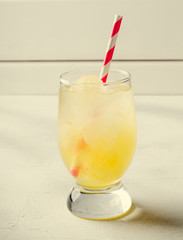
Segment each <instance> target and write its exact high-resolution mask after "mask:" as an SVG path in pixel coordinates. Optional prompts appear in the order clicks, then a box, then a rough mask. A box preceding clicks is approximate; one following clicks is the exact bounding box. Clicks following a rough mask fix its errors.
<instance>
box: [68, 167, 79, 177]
mask: <svg viewBox="0 0 183 240" xmlns="http://www.w3.org/2000/svg"><path fill="white" fill-rule="evenodd" d="M79 171H80V166H76V167H74V168H72V169H71V171H70V173H71V175H72V176H73V177H77V176H78V175H79Z"/></svg>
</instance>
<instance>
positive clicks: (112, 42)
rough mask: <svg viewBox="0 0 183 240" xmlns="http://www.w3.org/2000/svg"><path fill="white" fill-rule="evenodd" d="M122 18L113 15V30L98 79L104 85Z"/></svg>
mask: <svg viewBox="0 0 183 240" xmlns="http://www.w3.org/2000/svg"><path fill="white" fill-rule="evenodd" d="M122 18H123V17H121V16H120V15H115V18H114V24H113V28H112V33H111V37H110V39H109V42H108V45H107V50H106V55H105V59H104V62H103V66H102V70H101V72H100V79H101V80H102V81H103V82H104V83H105V82H106V80H107V76H108V73H109V68H110V65H111V61H112V56H113V53H114V48H115V45H116V41H117V37H118V32H119V29H120V26H121V21H122Z"/></svg>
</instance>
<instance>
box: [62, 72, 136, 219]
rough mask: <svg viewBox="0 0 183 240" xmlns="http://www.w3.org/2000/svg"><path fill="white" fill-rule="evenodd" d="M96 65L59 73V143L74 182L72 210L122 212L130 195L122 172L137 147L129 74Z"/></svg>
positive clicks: (95, 215)
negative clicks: (102, 76)
mask: <svg viewBox="0 0 183 240" xmlns="http://www.w3.org/2000/svg"><path fill="white" fill-rule="evenodd" d="M99 74H100V69H88V70H87V69H85V70H78V71H71V72H67V73H64V74H62V75H61V79H60V90H59V113H58V146H59V150H60V154H61V157H62V159H63V161H64V163H65V166H66V168H67V169H68V171H69V172H70V174H71V175H72V176H73V177H74V179H75V181H76V184H75V186H74V187H73V189H72V190H71V192H70V194H69V196H68V199H67V206H68V209H69V210H70V211H71V212H72V213H73V214H75V215H77V216H79V217H82V218H86V219H95V220H106V219H113V218H117V217H120V216H121V215H123V214H125V213H127V212H128V211H129V209H130V208H131V205H132V200H131V198H130V195H129V194H128V192H127V190H126V188H125V187H124V186H123V184H122V183H121V178H122V176H123V174H124V173H125V171H126V169H127V168H128V166H129V165H130V163H131V161H132V158H133V155H134V152H135V148H136V120H135V109H134V101H133V94H132V90H131V82H130V75H129V73H127V72H125V71H120V70H110V73H109V75H108V79H107V82H106V83H103V82H102V81H101V80H100V79H99V78H98V77H97V76H99Z"/></svg>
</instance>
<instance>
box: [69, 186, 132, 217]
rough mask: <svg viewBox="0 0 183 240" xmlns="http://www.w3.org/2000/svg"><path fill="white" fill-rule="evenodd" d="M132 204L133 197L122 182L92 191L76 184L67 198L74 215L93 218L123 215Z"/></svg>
mask: <svg viewBox="0 0 183 240" xmlns="http://www.w3.org/2000/svg"><path fill="white" fill-rule="evenodd" d="M131 206H132V200H131V197H130V195H129V194H128V192H127V191H126V189H125V187H124V186H123V184H122V183H121V182H120V183H118V184H116V185H114V186H112V187H110V188H107V189H104V190H100V191H98V190H91V191H90V190H87V189H84V188H82V187H81V186H79V185H76V186H75V187H73V189H72V190H71V193H70V194H69V196H68V199H67V207H68V209H69V210H70V211H71V212H72V213H73V214H74V215H76V216H78V217H81V218H85V219H92V220H110V219H115V218H118V217H121V216H122V215H124V214H126V213H127V212H128V211H129V210H130V208H131Z"/></svg>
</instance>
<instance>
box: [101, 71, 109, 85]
mask: <svg viewBox="0 0 183 240" xmlns="http://www.w3.org/2000/svg"><path fill="white" fill-rule="evenodd" d="M107 76H108V73H107V74H106V75H105V76H104V77H103V78H102V79H101V80H102V82H103V83H105V82H106V80H107Z"/></svg>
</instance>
